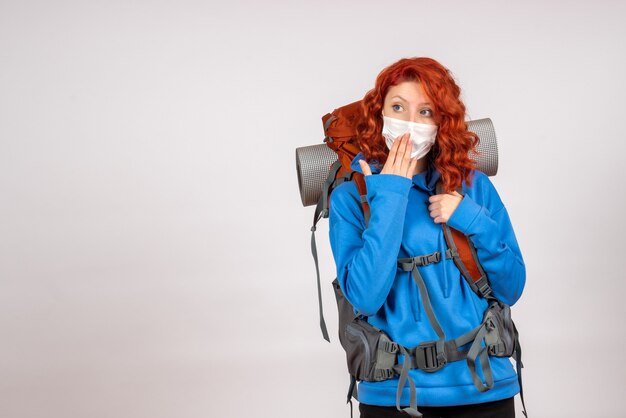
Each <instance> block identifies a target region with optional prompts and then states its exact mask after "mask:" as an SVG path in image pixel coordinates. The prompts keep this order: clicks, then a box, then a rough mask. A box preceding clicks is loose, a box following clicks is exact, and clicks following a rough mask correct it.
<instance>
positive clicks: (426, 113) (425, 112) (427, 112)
mask: <svg viewBox="0 0 626 418" xmlns="http://www.w3.org/2000/svg"><path fill="white" fill-rule="evenodd" d="M420 115H422V116H426V117H429V118H432V117H433V111H432V110H430V109H422V110H420Z"/></svg>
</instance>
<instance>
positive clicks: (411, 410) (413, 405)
mask: <svg viewBox="0 0 626 418" xmlns="http://www.w3.org/2000/svg"><path fill="white" fill-rule="evenodd" d="M398 348H400V352H401V353H402V354H403V355H404V361H403V362H402V369H401V370H400V377H399V378H398V389H397V390H396V409H397V410H398V411H402V412H406V413H407V414H409V415H410V416H412V417H415V418H421V417H422V413H421V412H420V411H418V410H417V394H416V390H415V382H414V381H413V378H412V377H411V376H410V375H409V369H410V368H411V355H410V354H409V352H408V351H407V349H406V348H404V347H402V346H399V347H398ZM395 371H396V372H397V371H398V370H397V368H395ZM407 380H408V381H409V398H410V400H409V407H408V408H402V407H401V406H400V398H401V397H402V390H403V389H404V386H405V385H406V381H407Z"/></svg>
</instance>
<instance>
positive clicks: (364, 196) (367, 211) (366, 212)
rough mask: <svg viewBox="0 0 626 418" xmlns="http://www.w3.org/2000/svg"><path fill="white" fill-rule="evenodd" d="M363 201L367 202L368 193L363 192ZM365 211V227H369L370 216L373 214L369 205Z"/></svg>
mask: <svg viewBox="0 0 626 418" xmlns="http://www.w3.org/2000/svg"><path fill="white" fill-rule="evenodd" d="M361 202H362V203H367V195H366V194H362V195H361ZM363 212H364V213H363V218H364V219H365V227H366V228H367V227H368V225H369V224H370V216H371V214H370V209H369V207H368V209H367V210H364V211H363Z"/></svg>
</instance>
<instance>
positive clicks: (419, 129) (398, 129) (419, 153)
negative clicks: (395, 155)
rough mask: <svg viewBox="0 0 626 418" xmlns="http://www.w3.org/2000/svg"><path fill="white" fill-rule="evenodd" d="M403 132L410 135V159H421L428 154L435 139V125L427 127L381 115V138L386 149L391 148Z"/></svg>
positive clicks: (422, 124)
mask: <svg viewBox="0 0 626 418" xmlns="http://www.w3.org/2000/svg"><path fill="white" fill-rule="evenodd" d="M405 132H410V133H411V143H412V144H413V151H412V152H411V158H414V157H417V158H418V159H420V158H422V157H423V156H424V155H426V154H428V151H430V149H431V148H432V146H433V144H434V143H435V138H437V125H428V124H426V123H417V122H407V121H405V120H402V119H394V118H390V117H387V116H385V115H383V136H384V137H385V142H386V143H387V147H388V148H389V149H391V146H392V145H393V143H394V142H395V140H396V139H397V138H399V137H400V135H402V134H403V133H405Z"/></svg>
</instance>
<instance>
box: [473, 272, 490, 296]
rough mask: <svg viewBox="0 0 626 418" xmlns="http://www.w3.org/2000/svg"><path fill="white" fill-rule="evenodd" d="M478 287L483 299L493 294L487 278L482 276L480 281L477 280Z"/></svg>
mask: <svg viewBox="0 0 626 418" xmlns="http://www.w3.org/2000/svg"><path fill="white" fill-rule="evenodd" d="M475 283H476V287H477V288H478V292H479V293H480V295H481V296H482V297H483V298H486V297H487V296H489V295H490V294H491V286H489V281H488V280H487V278H486V277H485V276H482V277H481V278H480V279H478V280H476V282H475Z"/></svg>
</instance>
